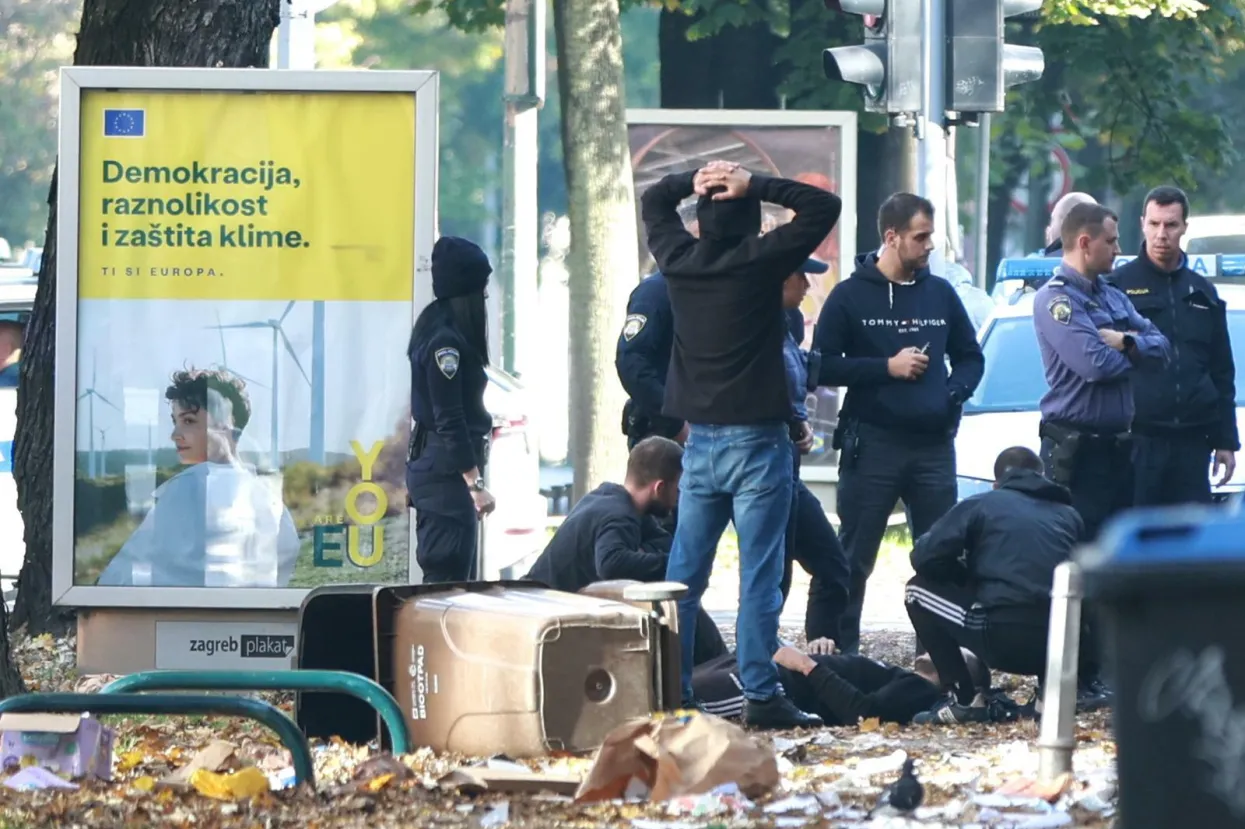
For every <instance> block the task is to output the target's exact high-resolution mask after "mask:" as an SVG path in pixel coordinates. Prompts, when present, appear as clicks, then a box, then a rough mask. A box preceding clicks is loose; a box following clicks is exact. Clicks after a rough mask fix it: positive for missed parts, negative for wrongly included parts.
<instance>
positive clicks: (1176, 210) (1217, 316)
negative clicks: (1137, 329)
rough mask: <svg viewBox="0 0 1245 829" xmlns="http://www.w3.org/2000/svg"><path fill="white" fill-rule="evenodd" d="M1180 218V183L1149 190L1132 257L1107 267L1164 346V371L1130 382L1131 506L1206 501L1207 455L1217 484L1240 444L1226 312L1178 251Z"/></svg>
mask: <svg viewBox="0 0 1245 829" xmlns="http://www.w3.org/2000/svg"><path fill="white" fill-rule="evenodd" d="M1188 218H1189V198H1188V196H1186V195H1185V194H1184V191H1182V190H1181V189H1180V188H1178V187H1156V188H1154V189H1153V190H1151V191H1150V193H1149V194H1148V195H1147V196H1146V200H1145V202H1144V205H1143V207H1142V216H1141V232H1142V235H1143V236H1144V237H1145V242H1144V244H1143V245H1142V248H1141V255H1140V256H1138V257H1137V258H1136V259H1134V260H1133V261H1131V262H1129V263H1128V264H1126V265H1124V266H1122V267H1121V268H1119V269H1118V270H1116V271H1115V272H1114V273H1113V274H1111V281H1112V282H1113V283H1114V284H1115V285H1117V286H1119V287H1120V288H1122V289H1123V290H1124V293H1126V294H1128V298H1129V299H1130V300H1132V303H1133V305H1134V306H1136V308H1137V311H1138V312H1140V313H1141V315H1142V316H1144V317H1145V318H1146V319H1148V320H1150V321H1151V322H1152V323H1154V324H1155V326H1157V327H1158V329H1159V330H1160V331H1162V332H1163V334H1164V335H1166V337H1167V339H1168V340H1169V341H1170V342H1171V344H1172V361H1171V364H1170V365H1168V366H1167V368H1166V370H1163V369H1159V368H1154V369H1145V370H1142V371H1141V372H1140V373H1139V374H1138V377H1137V381H1138V382H1136V383H1134V384H1133V401H1134V402H1135V403H1136V406H1137V413H1136V416H1135V417H1134V419H1133V444H1134V453H1133V460H1134V463H1135V469H1134V475H1135V476H1136V486H1135V489H1134V505H1135V506H1138V507H1144V506H1158V505H1164V504H1182V503H1207V502H1209V501H1210V500H1211V492H1210V477H1209V476H1208V475H1207V469H1209V468H1210V467H1211V461H1212V457H1213V461H1214V467H1215V473H1216V474H1217V475H1218V476H1219V483H1220V484H1221V485H1222V484H1226V483H1227V482H1228V481H1229V480H1231V478H1232V474H1233V472H1235V470H1236V450H1238V449H1240V448H1241V440H1240V436H1239V435H1238V434H1237V427H1236V366H1235V365H1234V363H1233V360H1232V345H1231V342H1230V340H1229V337H1228V318H1227V310H1226V307H1225V306H1224V303H1223V301H1222V300H1220V299H1219V294H1218V292H1217V291H1215V287H1214V286H1213V285H1212V284H1211V283H1210V281H1209V280H1207V279H1206V278H1205V277H1203V276H1202V275H1201V274H1197V273H1194V272H1193V271H1192V270H1190V269H1189V267H1188V257H1186V256H1185V254H1184V252H1183V251H1182V250H1181V249H1180V237H1181V236H1183V235H1184V232H1185V230H1186V229H1187V228H1188Z"/></svg>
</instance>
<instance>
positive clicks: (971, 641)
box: [904, 576, 1098, 705]
mask: <svg viewBox="0 0 1245 829" xmlns="http://www.w3.org/2000/svg"><path fill="white" fill-rule="evenodd" d="M974 602H975V599H974V597H973V593H972V591H971V590H970V589H969V588H967V587H965V586H962V585H957V584H953V583H950V582H940V581H934V580H932V579H928V578H923V577H922V576H914V577H913V578H912V579H911V580H910V581H909V582H908V585H907V589H906V590H905V592H904V603H905V605H906V607H907V609H908V618H909V619H910V620H911V621H912V628H913V630H915V631H916V635H917V636H918V637H919V638H920V640H921V642H922V643H924V645H925V648H926V650H927V651H928V652H929V657H930V659H931V660H933V662H934V668H935V670H937V671H938V676H939V678H940V679H941V680H942V684H943V685H944V686H945V687H952V688H954V689H955V695H956V699H957V700H959V702H960V704H962V705H968V704H969V703H970V702H972V700H973V697H974V695H975V694H976V693H977V692H978V691H986V690H988V688H978V687H976V683H974V682H973V678H972V675H971V674H970V673H969V671H968V666H967V665H966V664H965V662H964V656H963V654H961V653H960V648H966V649H968V650H969V651H972V652H973V653H974V654H976V655H977V657H978V658H979V659H981V660H982V662H984V663H985V664H986V665H987V666H988V667H990V668H992V669H994V670H997V671H1003V672H1004V673H1009V674H1018V675H1020V676H1033V677H1037V679H1038V682H1039V683H1041V682H1042V681H1043V680H1044V679H1045V674H1046V641H1047V636H1048V634H1049V626H1050V603H1049V602H1039V603H1035V604H1032V605H1016V606H1011V607H992V608H982V607H976V606H974ZM1078 672H1079V678H1080V679H1081V680H1088V679H1092V678H1096V677H1097V676H1098V649H1097V643H1096V642H1095V641H1094V640H1093V636H1092V634H1090V632H1089V630H1088V628H1085V629H1083V630H1082V634H1081V648H1080V658H1079V665H1078Z"/></svg>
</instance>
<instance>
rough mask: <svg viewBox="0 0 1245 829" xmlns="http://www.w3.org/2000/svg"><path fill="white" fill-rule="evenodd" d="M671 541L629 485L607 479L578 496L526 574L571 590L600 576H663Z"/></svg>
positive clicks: (605, 578) (654, 578) (603, 578)
mask: <svg viewBox="0 0 1245 829" xmlns="http://www.w3.org/2000/svg"><path fill="white" fill-rule="evenodd" d="M670 542H671V538H670V534H669V533H668V532H666V531H665V530H663V529H662V528H661V527H660V526H659V525H658V524H657V521H656V520H654V519H653V517H652V516H649V515H641V514H640V513H638V512H636V509H635V505H634V504H633V503H632V502H631V495H630V493H628V492H627V490H626V489H625V488H623V487H622V486H620V485H619V484H610V483H605V484H601V485H600V486H599V487H597V488H596V489H594V490H593V491H592V492H589V493H588V494H587V495H585V496H584V497H583V498H581V499H580V500H579V503H577V504H576V505H575V507H574V508H573V509H572V510H571V514H570V515H568V516H566V520H565V521H563V522H562V526H560V527H558V531H557V532H556V533H554V536H553V538H552V539H550V540H549V544H548V546H546V547H545V551H544V552H543V553H541V554H540V557H539V558H538V559H536V563H535V564H533V565H532V569H531V571H530V572H529V573H528V574H527V576H526V578H528V579H533V580H535V581H539V582H541V583H543V584H547V585H549V586H550V587H552V588H554V589H555V590H564V591H566V592H568V593H577V592H579V591H580V590H582V589H583V588H585V587H587V586H588V585H590V584H592V583H593V582H597V581H609V580H613V579H635V580H636V581H661V580H663V579H664V578H665V577H666V559H667V558H668V557H669V555H670Z"/></svg>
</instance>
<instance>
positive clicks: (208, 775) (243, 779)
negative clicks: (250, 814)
mask: <svg viewBox="0 0 1245 829" xmlns="http://www.w3.org/2000/svg"><path fill="white" fill-rule="evenodd" d="M190 785H191V786H192V787H194V790H195V791H197V792H198V793H199V794H201V795H204V796H205V797H211V798H215V799H216V800H237V799H240V798H244V797H254V796H255V795H258V794H262V793H264V792H266V791H268V776H267V775H265V774H264V773H263V772H262V771H260V770H259V769H257V768H255V767H254V766H248V767H246V768H244V769H242V770H241V771H236V772H231V773H230V774H217V773H216V772H214V771H208V770H207V769H198V770H196V771H195V773H194V774H192V775H190Z"/></svg>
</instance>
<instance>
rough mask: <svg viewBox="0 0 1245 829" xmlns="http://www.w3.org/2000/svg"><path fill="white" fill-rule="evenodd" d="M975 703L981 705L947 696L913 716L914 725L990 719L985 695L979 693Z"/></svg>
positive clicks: (957, 723)
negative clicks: (962, 702) (965, 702)
mask: <svg viewBox="0 0 1245 829" xmlns="http://www.w3.org/2000/svg"><path fill="white" fill-rule="evenodd" d="M973 702H974V703H977V702H980V703H981V704H980V705H977V704H974V705H961V704H960V703H959V702H958V701H957V700H956V699H955V697H947V699H946V700H944V701H943V702H940V703H938V704H937V705H935V706H934V707H933V708H931V709H929V710H928V711H922V712H921V713H919V714H917V715H916V716H915V717H913V718H912V723H913V724H914V725H963V724H965V723H978V722H989V721H990V708H989V706H988V704H987V702H986V699H985V695H983V694H978V695H977V699H975V700H973Z"/></svg>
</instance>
